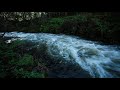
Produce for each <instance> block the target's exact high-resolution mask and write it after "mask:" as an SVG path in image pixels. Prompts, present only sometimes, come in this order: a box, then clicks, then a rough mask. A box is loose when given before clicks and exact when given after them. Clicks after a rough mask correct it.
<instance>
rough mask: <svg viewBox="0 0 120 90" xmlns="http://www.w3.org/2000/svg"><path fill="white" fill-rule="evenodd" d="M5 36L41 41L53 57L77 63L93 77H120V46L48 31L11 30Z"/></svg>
mask: <svg viewBox="0 0 120 90" xmlns="http://www.w3.org/2000/svg"><path fill="white" fill-rule="evenodd" d="M5 37H19V39H20V40H30V41H32V42H39V45H45V46H46V47H47V52H48V53H49V55H50V56H51V57H53V58H63V59H62V60H64V61H68V62H72V63H77V64H78V65H79V67H80V68H82V69H83V70H84V71H86V72H88V74H89V75H90V76H91V77H93V78H95V77H99V78H116V77H118V78H119V77H120V49H119V46H115V45H114V46H113V45H103V44H102V45H101V44H100V43H99V42H94V41H88V40H84V39H81V38H78V37H76V36H68V35H56V34H47V33H22V32H19V33H17V32H11V33H6V34H5ZM12 40H15V38H13V39H12ZM9 42H10V40H9V41H8V43H9Z"/></svg>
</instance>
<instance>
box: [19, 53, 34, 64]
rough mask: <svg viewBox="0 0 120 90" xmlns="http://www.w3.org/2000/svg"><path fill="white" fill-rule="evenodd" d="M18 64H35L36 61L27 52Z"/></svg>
mask: <svg viewBox="0 0 120 90" xmlns="http://www.w3.org/2000/svg"><path fill="white" fill-rule="evenodd" d="M17 65H18V66H33V65H34V61H33V57H32V56H31V55H28V54H25V55H24V56H23V57H21V58H20V60H19V61H18V63H17Z"/></svg>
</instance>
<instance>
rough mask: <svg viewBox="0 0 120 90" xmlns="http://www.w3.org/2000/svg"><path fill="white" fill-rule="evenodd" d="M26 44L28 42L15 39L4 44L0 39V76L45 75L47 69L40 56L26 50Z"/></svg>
mask: <svg viewBox="0 0 120 90" xmlns="http://www.w3.org/2000/svg"><path fill="white" fill-rule="evenodd" d="M26 46H27V47H28V44H27V43H26V42H25V41H19V40H17V41H14V42H12V43H11V44H6V43H5V42H4V41H3V40H0V78H45V77H47V72H48V69H47V67H46V66H45V64H44V63H43V62H42V61H41V58H36V54H35V55H33V53H31V52H30V51H29V52H28V50H27V48H26ZM29 46H31V45H30V44H29ZM34 53H35V52H34Z"/></svg>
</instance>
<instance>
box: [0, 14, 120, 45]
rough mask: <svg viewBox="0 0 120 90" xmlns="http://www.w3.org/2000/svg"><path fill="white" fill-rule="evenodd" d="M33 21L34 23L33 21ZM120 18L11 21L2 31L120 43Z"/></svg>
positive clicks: (81, 17) (89, 16) (59, 18)
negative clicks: (68, 36)
mask: <svg viewBox="0 0 120 90" xmlns="http://www.w3.org/2000/svg"><path fill="white" fill-rule="evenodd" d="M31 22H32V23H31ZM119 27H120V19H119V17H118V16H115V15H113V16H112V15H99V14H86V15H84V14H83V15H82V14H80V15H74V16H66V17H58V18H48V19H46V20H40V19H37V18H36V19H33V20H32V21H29V20H28V21H21V22H16V21H9V25H8V27H7V28H2V29H1V32H3V31H4V32H6V31H7V32H11V31H18V32H36V33H53V34H61V33H62V34H67V35H75V36H80V37H83V38H85V39H89V40H95V41H101V42H104V43H106V44H120V38H119V35H120V28H119Z"/></svg>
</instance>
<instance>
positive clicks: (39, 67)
mask: <svg viewBox="0 0 120 90" xmlns="http://www.w3.org/2000/svg"><path fill="white" fill-rule="evenodd" d="M119 16H120V13H112V12H104V13H87V12H86V13H85V12H84V13H83V12H82V13H80V12H42V13H41V14H40V13H38V12H34V13H31V12H1V13H0V32H11V31H19V32H21V31H22V32H44V33H55V34H60V33H63V34H69V35H77V36H80V37H83V38H86V39H91V40H97V41H102V42H105V43H109V44H120V38H118V37H119V35H120V17H119ZM25 46H26V43H25V42H24V41H14V42H13V43H11V44H6V43H5V40H4V39H3V37H2V36H1V38H0V77H9V78H14V77H15V78H43V77H46V75H47V72H48V68H47V67H46V66H45V64H44V63H43V62H41V61H42V59H43V58H40V57H39V58H36V57H37V56H36V55H37V54H36V55H34V54H33V53H31V52H30V51H29V53H28V51H27V50H26V48H25ZM18 48H19V49H18Z"/></svg>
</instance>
